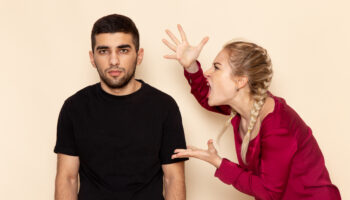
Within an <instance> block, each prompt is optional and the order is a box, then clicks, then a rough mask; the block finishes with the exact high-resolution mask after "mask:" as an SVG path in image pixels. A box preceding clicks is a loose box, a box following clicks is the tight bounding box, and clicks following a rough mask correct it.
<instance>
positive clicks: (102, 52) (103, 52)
mask: <svg viewBox="0 0 350 200" xmlns="http://www.w3.org/2000/svg"><path fill="white" fill-rule="evenodd" d="M98 53H99V54H105V53H107V50H105V49H101V50H99V51H98Z"/></svg>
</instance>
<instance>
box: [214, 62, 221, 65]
mask: <svg viewBox="0 0 350 200" xmlns="http://www.w3.org/2000/svg"><path fill="white" fill-rule="evenodd" d="M213 64H214V65H221V63H219V62H214V63H213Z"/></svg>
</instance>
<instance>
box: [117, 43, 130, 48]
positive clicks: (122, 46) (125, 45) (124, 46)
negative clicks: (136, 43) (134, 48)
mask: <svg viewBox="0 0 350 200" xmlns="http://www.w3.org/2000/svg"><path fill="white" fill-rule="evenodd" d="M117 48H119V49H125V48H129V49H130V48H131V46H130V45H129V44H122V45H119V46H117Z"/></svg>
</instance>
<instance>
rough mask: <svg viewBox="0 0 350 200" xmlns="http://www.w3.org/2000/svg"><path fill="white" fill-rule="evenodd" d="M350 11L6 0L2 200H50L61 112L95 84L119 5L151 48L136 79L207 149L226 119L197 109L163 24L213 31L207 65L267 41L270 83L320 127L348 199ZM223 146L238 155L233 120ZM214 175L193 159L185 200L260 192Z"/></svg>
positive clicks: (251, 4)
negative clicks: (96, 61) (240, 44)
mask: <svg viewBox="0 0 350 200" xmlns="http://www.w3.org/2000/svg"><path fill="white" fill-rule="evenodd" d="M349 8H350V3H349V1H346V0H344V1H340V0H334V1H330V0H329V1H323V0H309V1H301V0H293V1H278V0H264V1H259V0H256V1H254V0H247V1H243V0H242V1H238V0H216V1H204V0H176V1H175V0H167V1H166V0H148V1H141V0H140V1H133V0H129V1H121V0H109V1H108V0H100V1H83V0H56V1H53V0H31V1H27V0H14V1H10V0H7V1H5V0H1V1H0V16H1V17H0V26H1V31H0V45H1V46H0V47H1V48H0V58H1V66H0V92H1V98H0V199H15V200H23V199H30V200H48V199H53V194H54V179H55V173H56V154H54V153H53V148H54V145H55V141H56V124H57V117H58V113H59V110H60V108H61V106H62V104H63V102H64V100H65V99H66V98H68V97H69V96H71V95H73V94H74V93H75V92H76V91H78V90H80V89H82V88H83V87H85V86H87V85H91V84H94V83H96V82H98V81H99V78H98V75H97V72H96V70H95V69H94V68H92V66H91V64H90V63H89V57H88V51H89V50H90V48H91V47H90V46H91V45H90V31H91V28H92V25H93V23H94V22H95V21H96V20H97V19H98V18H100V17H102V16H105V15H108V14H112V13H119V14H124V15H127V16H129V17H130V18H132V19H133V20H134V22H135V23H136V25H137V27H138V28H139V32H140V35H141V47H143V48H144V49H145V57H144V60H143V63H142V64H141V65H140V66H138V68H137V78H140V79H143V80H144V81H146V82H148V83H149V84H151V85H153V86H155V87H157V88H159V89H160V90H162V91H164V92H166V93H168V94H170V95H171V96H173V97H174V98H175V100H176V101H177V103H178V105H179V107H180V110H181V112H182V117H183V124H184V129H185V134H186V139H187V143H188V144H191V145H195V146H198V147H201V148H206V142H207V140H208V139H211V138H213V139H215V138H216V135H217V134H218V132H219V131H220V129H221V127H222V126H223V124H224V122H225V120H226V119H227V118H226V117H225V116H220V115H218V114H215V113H210V112H208V111H206V110H204V109H203V108H201V107H200V106H199V104H198V103H197V102H196V101H195V99H194V98H193V96H192V95H191V94H190V88H189V86H188V84H187V82H186V81H185V78H184V77H183V69H182V68H181V66H180V65H179V64H178V63H177V62H175V61H172V60H166V59H164V58H163V55H165V54H168V53H170V50H169V49H168V48H167V47H165V45H163V43H162V42H161V39H162V38H166V37H167V36H166V34H165V32H164V30H165V29H166V28H169V29H170V30H172V31H173V32H175V33H176V34H177V29H176V24H182V25H183V27H184V29H185V31H186V33H187V36H188V39H189V41H190V42H191V43H192V44H198V43H199V42H200V40H201V39H202V37H204V36H209V37H210V40H209V42H208V44H207V45H206V46H205V47H204V49H203V51H202V54H201V55H200V58H199V60H200V61H201V63H202V65H203V68H204V69H207V68H208V67H210V65H211V62H212V60H213V59H214V57H215V56H216V54H217V53H218V52H219V51H220V50H221V48H222V46H223V45H224V44H225V43H226V42H228V41H229V40H231V39H237V38H240V39H244V40H246V41H251V42H255V43H257V44H259V45H261V46H263V47H264V48H266V49H267V50H268V52H269V54H270V56H271V58H272V62H273V69H274V77H273V82H272V85H271V88H270V90H271V92H272V93H273V94H275V95H277V96H281V97H283V98H285V99H286V101H287V103H288V104H289V105H291V106H292V107H293V108H294V109H295V110H296V111H297V112H298V113H299V114H300V116H301V117H302V118H303V119H304V120H305V122H306V123H307V124H308V125H309V126H310V127H311V128H312V130H313V133H314V136H315V137H316V139H317V141H318V144H319V146H320V147H321V149H322V152H323V155H324V157H325V160H326V166H327V168H328V171H329V173H330V177H331V179H332V181H333V183H334V184H335V185H337V186H338V188H339V189H340V192H341V195H342V197H343V199H350V191H349V189H348V188H349V185H350V184H349V178H350V172H349V168H350V164H349V163H350V155H349V152H350V151H349V150H350V148H349V146H350V143H349V142H350V131H349V126H348V125H349V123H350V114H349V113H350V106H349V105H350V103H349V97H350V95H349V83H348V78H349V76H350V69H349V68H350V65H349V64H350V62H349V58H350V23H349V19H350V12H349ZM218 150H219V153H220V155H221V156H223V157H226V158H228V159H230V160H232V161H237V159H236V155H235V146H234V141H233V136H232V129H231V128H230V130H229V131H227V133H226V134H225V135H224V137H223V138H222V141H221V144H220V146H219V147H218ZM214 172H215V168H214V167H213V166H211V165H209V164H207V163H205V162H202V161H199V160H194V159H190V160H189V161H188V162H186V183H187V197H188V198H187V199H188V200H197V199H200V200H216V199H220V200H225V199H226V200H232V199H253V198H252V197H250V196H247V195H245V194H243V193H241V192H239V191H237V190H236V189H235V188H233V187H232V186H229V185H225V184H224V183H222V182H220V181H219V180H218V179H217V178H214Z"/></svg>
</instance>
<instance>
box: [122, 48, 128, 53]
mask: <svg viewBox="0 0 350 200" xmlns="http://www.w3.org/2000/svg"><path fill="white" fill-rule="evenodd" d="M128 52H129V50H128V49H121V50H120V53H128Z"/></svg>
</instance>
